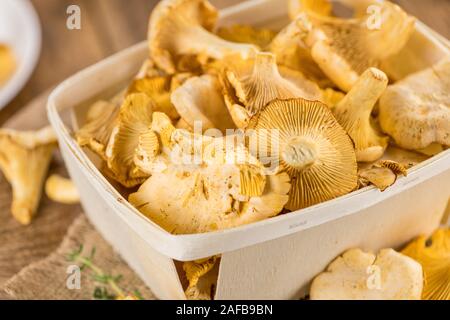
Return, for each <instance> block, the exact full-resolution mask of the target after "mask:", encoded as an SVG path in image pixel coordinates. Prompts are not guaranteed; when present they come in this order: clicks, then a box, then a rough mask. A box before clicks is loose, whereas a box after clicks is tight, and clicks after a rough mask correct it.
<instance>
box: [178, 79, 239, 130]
mask: <svg viewBox="0 0 450 320" xmlns="http://www.w3.org/2000/svg"><path fill="white" fill-rule="evenodd" d="M172 103H173V104H174V106H175V107H176V109H177V110H178V113H179V114H180V115H181V117H182V118H183V120H184V121H185V122H186V123H187V124H188V125H189V126H190V127H192V128H193V127H194V126H195V124H196V122H198V123H197V124H201V126H202V129H203V131H205V130H207V129H219V130H221V131H222V132H225V131H226V129H233V128H235V125H234V122H233V119H232V118H231V116H230V113H229V112H228V108H227V106H226V105H225V101H224V98H223V95H222V89H221V86H220V83H219V80H218V79H217V78H216V77H215V76H212V75H203V76H201V77H193V78H191V79H189V80H187V81H186V82H185V83H184V84H183V85H181V86H180V87H178V88H177V89H176V90H175V91H174V92H173V93H172Z"/></svg>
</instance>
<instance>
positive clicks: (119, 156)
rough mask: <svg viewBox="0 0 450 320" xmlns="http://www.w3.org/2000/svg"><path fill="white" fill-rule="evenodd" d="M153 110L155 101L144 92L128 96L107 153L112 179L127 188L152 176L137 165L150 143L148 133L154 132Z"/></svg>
mask: <svg viewBox="0 0 450 320" xmlns="http://www.w3.org/2000/svg"><path fill="white" fill-rule="evenodd" d="M153 110H154V106H153V102H152V100H151V99H150V98H149V97H148V96H147V95H146V94H144V93H134V94H130V95H128V96H127V98H126V99H125V101H124V103H123V105H122V106H121V107H120V113H119V118H118V120H117V125H116V127H115V128H114V130H113V132H112V134H111V138H110V141H109V144H108V148H107V150H106V158H107V164H108V168H109V170H110V172H109V173H110V174H111V175H112V178H114V179H115V180H116V181H118V182H120V183H121V184H122V185H123V186H125V187H130V188H131V187H134V186H137V185H139V184H141V183H142V182H144V181H145V179H146V178H147V177H148V174H146V173H144V172H142V171H141V170H140V169H139V168H138V167H137V166H136V165H135V158H136V157H139V152H140V151H141V150H142V148H140V143H142V142H145V141H146V140H145V137H147V135H146V134H148V133H149V131H151V124H152V114H153ZM169 121H170V120H169ZM150 135H151V133H150ZM141 136H144V138H142V137H141ZM153 141H155V140H153ZM155 148H156V149H157V147H155Z"/></svg>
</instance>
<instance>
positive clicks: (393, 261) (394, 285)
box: [310, 249, 423, 300]
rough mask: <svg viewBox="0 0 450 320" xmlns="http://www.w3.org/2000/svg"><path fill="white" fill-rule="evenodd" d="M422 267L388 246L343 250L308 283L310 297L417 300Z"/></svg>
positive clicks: (418, 298)
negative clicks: (373, 250)
mask: <svg viewBox="0 0 450 320" xmlns="http://www.w3.org/2000/svg"><path fill="white" fill-rule="evenodd" d="M422 289H423V275H422V267H421V266H420V264H419V263H417V262H416V261H414V260H413V259H411V258H409V257H407V256H406V255H402V254H400V253H398V252H395V251H394V250H392V249H384V250H381V251H380V252H379V253H378V255H376V256H375V255H374V254H372V253H366V252H363V251H361V250H360V249H353V250H349V251H347V252H345V253H344V254H343V255H342V256H340V257H338V258H337V259H336V260H334V261H333V262H332V263H331V264H330V265H329V266H328V268H327V270H326V271H325V272H323V273H321V274H320V275H318V276H317V277H316V278H315V279H314V281H313V282H312V285H311V293H310V295H311V300H420V297H421V294H422Z"/></svg>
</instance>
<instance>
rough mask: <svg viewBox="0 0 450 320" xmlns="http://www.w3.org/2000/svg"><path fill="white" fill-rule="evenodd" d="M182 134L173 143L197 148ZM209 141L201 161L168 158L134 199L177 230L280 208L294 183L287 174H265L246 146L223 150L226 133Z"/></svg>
mask: <svg viewBox="0 0 450 320" xmlns="http://www.w3.org/2000/svg"><path fill="white" fill-rule="evenodd" d="M191 137H192V136H191ZM178 139H182V140H183V136H179V137H178ZM182 140H179V141H178V142H177V143H175V144H177V145H178V146H179V148H180V149H181V150H185V151H184V152H185V156H193V155H194V154H195V152H198V150H197V149H195V150H192V148H189V145H191V146H192V143H193V142H192V143H189V141H182ZM205 142H206V144H204V145H203V148H202V149H203V150H202V151H200V152H201V155H202V156H201V158H200V160H201V162H200V163H193V164H181V165H180V164H177V163H170V164H169V166H168V168H167V169H166V170H165V171H163V172H157V173H154V174H153V175H152V176H151V177H150V178H149V179H148V180H147V181H146V182H145V183H144V184H143V185H142V186H141V188H140V189H139V190H138V192H136V193H134V194H132V195H130V197H129V201H130V203H131V204H133V205H134V206H135V207H136V208H138V209H139V210H140V211H141V212H142V213H143V214H145V215H146V216H148V217H149V218H150V219H152V220H153V221H154V222H156V223H157V224H159V225H160V226H161V227H162V228H164V229H165V230H167V231H168V232H171V233H174V234H193V233H203V232H210V231H216V230H221V229H226V228H231V227H236V226H240V225H243V224H248V223H251V222H256V221H260V220H263V219H267V218H270V217H273V216H276V215H277V214H278V213H280V212H281V210H282V209H283V207H284V205H285V204H286V202H287V201H288V196H287V193H288V191H289V187H290V184H289V178H288V176H287V175H286V174H284V173H279V174H275V175H271V176H267V177H266V176H265V170H264V167H263V166H262V164H261V163H259V162H258V161H257V160H256V159H255V158H253V157H251V156H250V155H249V154H248V152H247V151H246V149H245V148H244V147H242V146H237V147H236V149H235V150H226V151H224V149H222V148H223V146H224V145H223V143H224V139H223V138H216V139H211V138H206V140H205ZM183 144H184V145H183ZM187 150H191V152H189V151H187ZM237 159H241V161H242V162H240V161H238V160H237ZM173 186H177V188H176V189H174V188H173ZM252 195H256V196H252Z"/></svg>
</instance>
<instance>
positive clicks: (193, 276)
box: [183, 256, 219, 300]
mask: <svg viewBox="0 0 450 320" xmlns="http://www.w3.org/2000/svg"><path fill="white" fill-rule="evenodd" d="M183 270H184V272H185V274H186V278H187V280H188V283H189V285H188V287H187V289H186V291H185V293H186V298H187V299H188V300H212V299H213V297H214V289H215V287H216V286H217V277H218V275H219V257H217V256H215V257H211V258H208V259H203V260H198V261H190V262H185V263H183Z"/></svg>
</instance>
